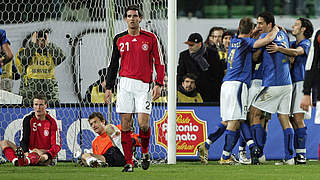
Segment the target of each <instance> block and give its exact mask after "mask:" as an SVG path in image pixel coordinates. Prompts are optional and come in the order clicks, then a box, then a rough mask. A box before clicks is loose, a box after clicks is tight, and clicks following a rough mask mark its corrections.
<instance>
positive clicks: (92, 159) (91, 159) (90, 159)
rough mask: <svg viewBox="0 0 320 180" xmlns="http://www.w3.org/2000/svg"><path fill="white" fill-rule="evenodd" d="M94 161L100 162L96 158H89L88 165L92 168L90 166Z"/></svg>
mask: <svg viewBox="0 0 320 180" xmlns="http://www.w3.org/2000/svg"><path fill="white" fill-rule="evenodd" d="M92 161H98V159H97V158H95V157H89V158H88V159H87V160H86V162H87V165H88V166H90V164H91V162H92Z"/></svg>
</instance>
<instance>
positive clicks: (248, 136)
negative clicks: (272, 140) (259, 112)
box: [240, 123, 255, 148]
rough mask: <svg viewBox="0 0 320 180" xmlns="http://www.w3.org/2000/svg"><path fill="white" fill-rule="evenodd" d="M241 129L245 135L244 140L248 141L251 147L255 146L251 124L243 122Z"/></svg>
mask: <svg viewBox="0 0 320 180" xmlns="http://www.w3.org/2000/svg"><path fill="white" fill-rule="evenodd" d="M240 130H241V135H242V136H243V138H244V141H245V142H247V143H248V146H249V148H251V147H252V146H254V145H255V143H254V141H253V138H252V135H251V131H250V127H249V125H248V124H247V123H241V125H240ZM250 140H252V141H250ZM244 147H245V146H244Z"/></svg>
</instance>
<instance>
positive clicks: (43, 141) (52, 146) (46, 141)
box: [0, 94, 61, 166]
mask: <svg viewBox="0 0 320 180" xmlns="http://www.w3.org/2000/svg"><path fill="white" fill-rule="evenodd" d="M46 108H47V99H46V97H45V96H44V95H41V94H39V95H36V96H35V97H34V99H33V109H34V111H33V112H31V113H30V114H28V115H26V116H25V117H24V118H23V129H22V140H21V142H20V147H17V146H16V145H15V144H14V143H13V142H10V141H8V140H3V141H0V147H1V149H2V151H3V152H4V155H5V156H6V157H7V159H8V160H9V161H10V162H12V163H13V165H15V166H27V165H44V166H45V165H55V163H56V161H55V160H56V159H55V157H56V156H57V154H58V152H59V151H60V149H61V142H60V141H61V139H60V132H59V131H58V127H57V123H56V120H55V118H54V117H52V116H51V115H49V114H48V113H47V111H46Z"/></svg>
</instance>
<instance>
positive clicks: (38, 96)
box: [33, 93, 47, 104]
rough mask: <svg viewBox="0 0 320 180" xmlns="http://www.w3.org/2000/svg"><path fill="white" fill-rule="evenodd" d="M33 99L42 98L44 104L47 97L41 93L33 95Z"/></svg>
mask: <svg viewBox="0 0 320 180" xmlns="http://www.w3.org/2000/svg"><path fill="white" fill-rule="evenodd" d="M33 99H40V100H44V102H45V104H47V97H46V96H45V95H44V94H42V93H39V94H36V95H34V97H33Z"/></svg>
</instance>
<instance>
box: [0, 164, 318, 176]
mask: <svg viewBox="0 0 320 180" xmlns="http://www.w3.org/2000/svg"><path fill="white" fill-rule="evenodd" d="M273 164H274V161H268V163H267V164H266V165H258V166H251V165H235V166H221V165H218V163H217V161H210V162H209V165H206V166H203V165H200V162H181V161H178V162H177V164H176V165H167V164H161V165H152V166H151V167H150V169H148V170H147V171H144V170H142V169H141V168H136V169H134V172H133V173H122V172H121V170H122V168H121V167H109V168H86V167H79V166H75V164H73V163H66V162H59V163H58V165H57V166H55V167H37V166H33V167H32V166H29V167H14V166H13V165H12V164H11V163H7V164H3V165H0V179H1V180H15V179H19V180H20V179H21V180H28V179H32V180H37V179H41V180H42V179H53V180H56V179H57V180H59V179H63V180H73V179H75V180H82V179H87V180H94V179H104V180H109V179H117V180H118V179H128V180H134V179H139V180H152V179H160V180H167V179H169V180H171V179H173V180H175V179H177V180H180V179H181V180H189V179H190V180H198V179H200V180H206V179H212V180H214V179H219V180H220V179H231V180H242V179H243V180H251V179H254V180H263V179H267V180H272V179H279V180H289V179H299V180H301V179H306V180H310V179H320V165H319V163H318V162H317V161H313V162H308V164H307V165H297V166H275V165H273Z"/></svg>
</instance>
